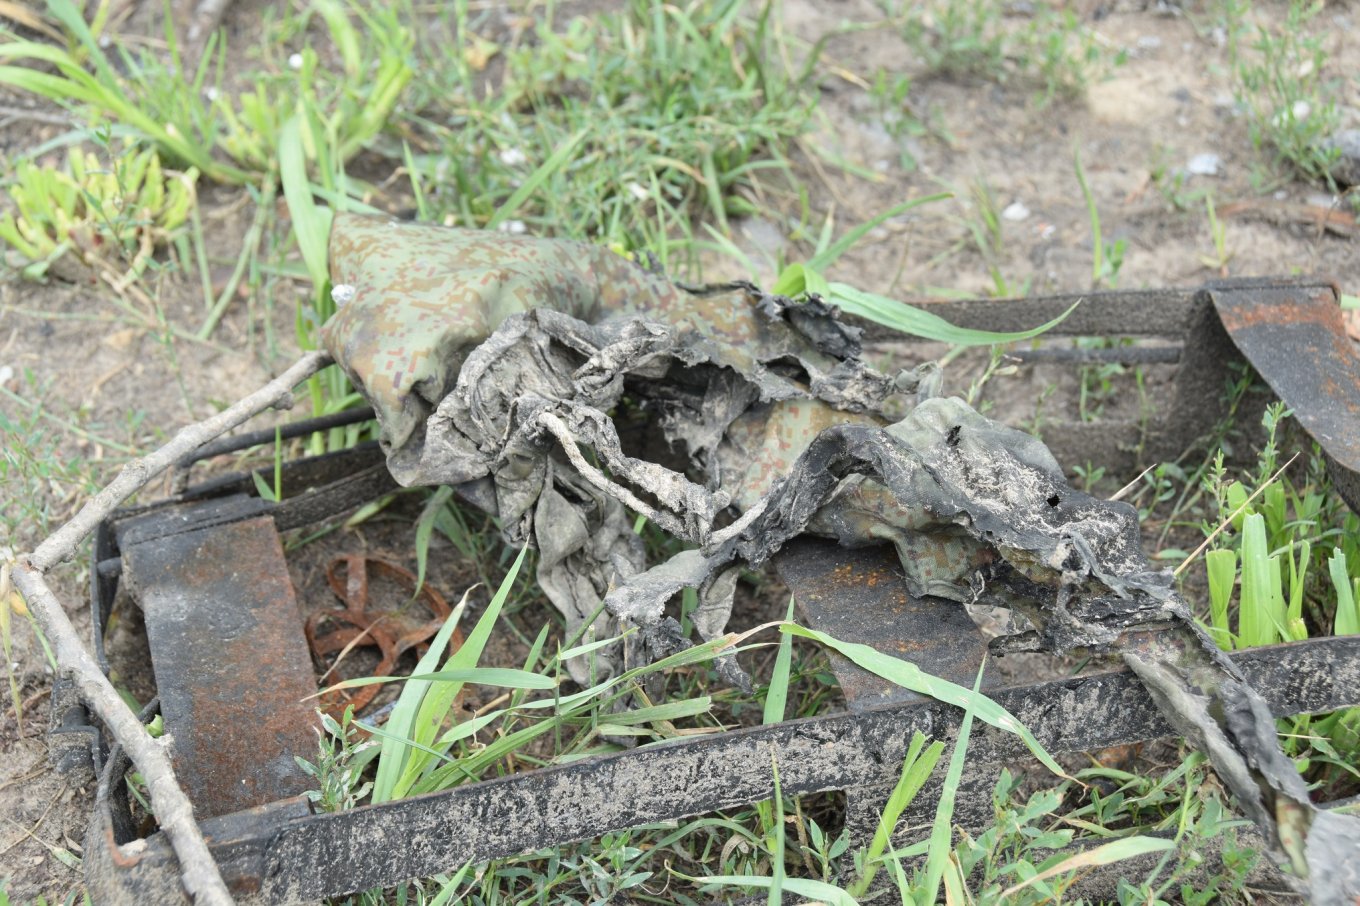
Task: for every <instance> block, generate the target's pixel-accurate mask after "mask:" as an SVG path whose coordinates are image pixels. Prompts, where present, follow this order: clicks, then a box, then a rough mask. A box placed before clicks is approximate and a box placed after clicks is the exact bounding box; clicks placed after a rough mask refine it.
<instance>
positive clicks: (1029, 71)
mask: <svg viewBox="0 0 1360 906" xmlns="http://www.w3.org/2000/svg"><path fill="white" fill-rule="evenodd" d="M1008 6H1009V4H1006V3H1004V2H1002V0H978V2H967V0H930V2H926V3H911V4H907V5H905V6H904V7H901V8H900V10H899V15H900V16H902V19H903V26H902V33H903V37H904V38H905V39H906V41H907V43H908V44H909V45H910V46H911V48H912V50H913V51H914V52H915V53H916V55H917V57H918V59H919V60H920V62H921V63H922V64H923V66H924V68H925V70H926V72H927V73H929V74H935V75H941V76H945V77H950V78H979V79H986V80H988V81H994V82H1002V83H1006V82H1014V83H1017V84H1019V85H1022V86H1025V87H1031V88H1033V89H1035V91H1036V94H1037V98H1038V100H1039V101H1040V102H1041V103H1048V102H1050V101H1053V100H1055V99H1059V100H1062V99H1071V98H1075V97H1079V96H1080V95H1081V94H1082V92H1083V91H1085V89H1086V86H1087V85H1089V84H1090V83H1091V82H1092V81H1093V80H1095V79H1097V78H1099V77H1100V76H1101V75H1103V74H1104V73H1105V72H1106V71H1108V70H1109V69H1110V68H1112V67H1113V66H1115V65H1118V64H1119V63H1121V62H1122V61H1123V57H1122V54H1111V53H1107V52H1106V51H1105V50H1104V49H1103V48H1102V47H1101V45H1100V43H1099V42H1098V41H1097V40H1096V37H1095V33H1094V32H1093V31H1092V30H1091V29H1090V28H1088V27H1086V26H1085V25H1083V24H1082V22H1081V20H1080V19H1079V18H1078V17H1077V15H1076V13H1074V12H1073V11H1072V10H1071V9H1068V8H1066V7H1065V6H1063V7H1055V6H1050V5H1049V4H1047V3H1042V2H1040V3H1037V4H1035V8H1034V10H1033V12H1032V14H1030V15H1028V16H1024V17H1017V16H1012V15H1011V14H1010V12H1009V10H1008Z"/></svg>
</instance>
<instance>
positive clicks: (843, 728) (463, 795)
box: [87, 636, 1360, 903]
mask: <svg viewBox="0 0 1360 906" xmlns="http://www.w3.org/2000/svg"><path fill="white" fill-rule="evenodd" d="M1232 657H1233V660H1234V661H1235V662H1236V663H1237V664H1238V666H1239V667H1240V668H1241V669H1242V670H1243V672H1244V673H1245V674H1246V677H1247V679H1248V680H1249V681H1250V682H1251V684H1252V685H1253V686H1254V687H1255V688H1257V689H1260V690H1261V691H1262V693H1263V694H1264V696H1265V698H1266V699H1267V702H1268V704H1269V705H1270V707H1271V709H1272V711H1273V712H1274V713H1275V714H1277V715H1280V716H1283V715H1286V714H1293V713H1300V712H1314V711H1327V710H1333V709H1335V708H1339V707H1344V706H1347V705H1351V704H1355V703H1357V702H1360V636H1344V637H1338V638H1324V639H1316V640H1311V641H1305V642H1295V643H1292V644H1288V645H1278V646H1273V647H1270V648H1258V649H1253V650H1250V651H1243V652H1237V653H1235V654H1233V655H1232ZM991 697H992V698H993V699H994V700H996V701H997V702H998V703H1000V704H1001V705H1003V706H1004V707H1006V708H1007V709H1008V710H1010V711H1011V713H1012V714H1014V715H1015V716H1016V717H1017V718H1018V719H1019V720H1020V722H1021V723H1022V724H1024V725H1025V726H1027V727H1029V729H1030V730H1031V731H1032V732H1033V733H1034V735H1035V736H1036V737H1038V739H1039V740H1040V741H1041V742H1042V743H1043V744H1044V745H1045V747H1047V748H1048V749H1049V750H1050V751H1052V752H1064V751H1087V750H1092V749H1098V748H1103V747H1106V746H1112V745H1119V744H1124V743H1129V742H1134V741H1138V740H1143V739H1149V738H1154V737H1157V736H1163V735H1167V734H1168V733H1170V728H1169V726H1168V725H1167V724H1166V722H1165V721H1164V720H1163V719H1162V717H1161V715H1160V714H1159V712H1158V711H1157V708H1156V706H1155V704H1154V703H1153V702H1152V700H1151V698H1150V697H1149V696H1148V695H1147V693H1146V691H1145V690H1144V689H1143V687H1142V685H1141V684H1140V683H1139V682H1138V681H1137V680H1136V679H1135V678H1134V677H1133V675H1132V674H1131V673H1129V672H1127V671H1119V672H1115V673H1102V674H1096V675H1092V676H1082V677H1076V678H1072V679H1067V680H1060V681H1057V682H1051V683H1043V684H1038V685H1032V686H1023V687H1014V688H1009V689H1001V690H996V691H993V692H992V693H991ZM960 715H961V712H960V711H959V710H958V709H956V708H952V707H950V706H948V705H943V704H940V703H938V702H934V701H930V702H918V703H910V704H903V705H895V706H890V707H883V708H872V709H868V710H865V711H862V712H860V713H858V714H844V715H836V716H831V717H821V718H812V719H807V720H796V721H789V722H786V723H782V724H776V725H772V726H768V727H755V728H752V729H747V730H737V731H732V732H728V733H723V734H720V735H716V736H712V737H704V738H699V739H691V740H685V741H677V742H668V743H663V744H660V745H655V746H651V747H648V748H644V749H640V750H637V751H633V752H627V753H621V754H617V755H610V756H603V757H599V758H592V759H588V760H585V761H581V762H576V763H573V764H568V765H562V766H559V767H550V768H543V769H541V770H538V771H534V772H531V773H526V774H519V775H514V776H510V777H505V778H501V779H498V780H490V781H485V782H482V783H477V784H472V785H469V786H465V787H459V788H456V789H453V790H449V791H447V792H443V793H434V794H429V795H426V796H421V797H418V798H414V799H407V800H401V801H397V802H388V803H382V804H379V805H370V806H365V807H362V808H358V809H354V810H352V811H348V812H341V813H338V814H327V815H316V816H312V817H307V818H298V819H291V820H284V821H275V820H261V821H259V822H256V823H255V824H254V826H243V824H242V823H241V822H238V823H237V825H236V827H235V829H234V830H233V833H232V834H230V835H225V836H222V837H220V838H219V837H218V836H216V835H214V836H213V846H214V852H215V853H216V852H218V848H219V847H221V848H222V855H223V857H224V859H229V860H230V862H231V864H233V865H236V866H256V867H257V868H256V869H252V870H258V872H259V873H258V875H249V874H248V873H247V875H246V876H241V877H239V878H238V883H239V884H240V885H241V887H240V889H241V890H254V891H258V900H257V901H258V902H267V903H291V902H301V901H314V900H316V899H317V898H319V897H324V896H340V895H343V894H345V893H349V892H352V891H354V890H362V889H368V888H373V887H382V886H388V885H392V884H396V883H399V882H401V881H403V880H408V879H411V878H417V877H425V876H429V875H431V874H436V873H439V872H443V871H448V870H451V869H453V868H455V867H456V866H459V865H462V864H464V863H466V862H469V861H472V862H480V861H484V860H487V859H494V858H500V857H504V856H509V855H514V854H517V853H523V852H533V851H535V850H538V849H543V848H546V847H551V846H556V845H560V844H563V843H569V842H573V841H577V840H585V839H589V838H591V837H595V836H598V835H600V834H602V833H606V832H608V831H611V830H618V829H622V828H626V827H633V826H637V825H640V824H646V823H654V822H658V821H671V820H679V819H682V818H686V817H690V816H693V815H699V814H704V813H706V812H711V811H715V810H719V809H728V808H737V807H740V806H743V805H746V804H749V803H751V802H756V801H760V800H763V799H767V798H769V797H770V796H771V795H772V794H773V781H772V775H771V760H772V759H777V761H778V764H779V774H780V779H781V783H782V787H783V791H784V793H785V795H804V794H809V793H815V792H821V791H826V790H837V789H847V788H852V787H856V786H860V785H864V784H874V783H881V782H883V781H884V780H885V779H886V778H888V777H891V776H892V775H893V774H894V773H895V772H897V771H898V770H900V767H901V758H902V755H903V753H904V751H905V749H906V742H907V740H908V739H909V738H910V736H911V734H912V733H913V732H914V731H916V730H920V731H921V732H923V733H926V734H927V735H930V736H932V737H934V738H937V739H945V740H948V739H951V738H953V737H954V735H955V734H956V733H957V729H958V723H959V720H960ZM1094 716H1098V719H1093V717H1094ZM1026 754H1027V751H1026V749H1025V748H1024V746H1023V745H1022V744H1021V742H1020V741H1019V739H1018V737H1016V736H1014V735H1012V734H1009V733H1003V732H1001V731H999V730H996V729H994V728H992V727H989V726H987V727H982V728H975V731H974V734H973V737H972V741H971V743H970V746H969V757H970V759H971V760H974V761H977V762H978V763H996V762H1001V761H1007V760H1013V759H1016V758H1023V757H1025V756H1026ZM101 820H102V819H99V818H98V817H97V818H96V824H95V826H94V828H93V830H92V834H91V838H90V840H89V845H88V846H87V859H92V860H93V862H92V864H98V865H103V866H108V865H112V864H114V863H115V862H116V863H118V864H119V865H120V866H121V867H119V868H117V870H116V872H114V873H113V877H103V875H105V874H108V872H107V871H103V870H101V871H100V872H96V874H95V875H94V876H92V877H90V882H91V884H92V887H91V894H92V895H93V896H94V897H95V900H96V901H97V902H101V903H102V902H105V898H104V894H107V895H108V901H109V902H115V903H121V902H135V900H133V899H129V898H128V896H127V892H128V890H135V891H136V895H137V896H139V897H142V898H143V899H142V900H141V901H142V902H147V901H149V900H150V899H151V898H152V897H170V898H173V899H172V900H170V901H175V902H179V901H182V894H180V893H179V892H178V875H177V872H176V868H175V865H174V858H173V856H172V855H171V853H170V850H169V848H168V847H167V846H166V845H165V844H164V841H162V840H161V839H160V838H159V837H153V838H151V839H149V840H147V841H145V842H144V843H139V844H137V845H136V846H134V847H129V846H118V844H116V843H114V841H113V839H112V836H111V833H106V832H105V828H106V827H107V822H104V823H101ZM209 832H210V833H212V831H211V828H209ZM89 846H96V847H98V846H104V847H105V848H107V847H109V846H114V847H117V851H116V856H114V855H110V854H108V853H100V854H94V853H90V852H89ZM161 901H162V900H159V899H157V900H156V902H161Z"/></svg>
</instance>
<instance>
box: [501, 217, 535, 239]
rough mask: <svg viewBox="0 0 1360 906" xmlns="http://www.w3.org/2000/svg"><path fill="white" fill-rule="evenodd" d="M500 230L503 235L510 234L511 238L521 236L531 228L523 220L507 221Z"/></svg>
mask: <svg viewBox="0 0 1360 906" xmlns="http://www.w3.org/2000/svg"><path fill="white" fill-rule="evenodd" d="M499 229H500V231H501V232H502V233H509V234H510V235H511V236H519V235H520V234H522V233H527V232H528V231H529V227H527V226H526V225H525V223H524V221H523V220H507V221H505V222H504V223H502V224H501V225H500V227H499Z"/></svg>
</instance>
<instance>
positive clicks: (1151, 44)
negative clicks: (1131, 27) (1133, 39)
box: [1138, 35, 1162, 50]
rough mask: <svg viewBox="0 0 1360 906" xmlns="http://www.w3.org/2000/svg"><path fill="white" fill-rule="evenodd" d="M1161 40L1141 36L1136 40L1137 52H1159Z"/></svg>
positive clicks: (1149, 36) (1154, 36)
mask: <svg viewBox="0 0 1360 906" xmlns="http://www.w3.org/2000/svg"><path fill="white" fill-rule="evenodd" d="M1161 46H1162V39H1161V38H1159V37H1157V36H1156V35H1141V36H1139V38H1138V49H1139V50H1160V49H1161Z"/></svg>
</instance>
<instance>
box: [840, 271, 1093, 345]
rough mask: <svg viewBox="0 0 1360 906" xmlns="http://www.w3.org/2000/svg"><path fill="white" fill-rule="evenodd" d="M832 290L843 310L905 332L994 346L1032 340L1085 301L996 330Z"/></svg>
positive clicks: (845, 288) (871, 296)
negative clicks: (1042, 320) (1021, 326)
mask: <svg viewBox="0 0 1360 906" xmlns="http://www.w3.org/2000/svg"><path fill="white" fill-rule="evenodd" d="M830 290H831V295H830V297H829V298H828V299H827V301H828V302H831V303H832V304H834V305H835V306H836V307H838V308H840V309H841V310H842V311H845V312H847V313H849V314H852V315H858V316H859V317H861V318H865V319H867V320H870V321H874V322H876V323H878V324H882V325H884V326H886V327H891V328H893V329H894V330H899V331H901V332H902V333H906V334H911V335H912V336H917V337H922V338H924V339H927V340H938V341H940V342H942V343H953V344H954V345H956V346H990V345H992V344H993V343H1010V342H1013V341H1015V340H1029V339H1032V338H1034V337H1037V336H1039V335H1040V334H1042V333H1044V332H1045V331H1047V330H1050V329H1051V328H1053V327H1056V326H1057V325H1058V324H1061V323H1062V322H1063V320H1064V319H1065V318H1066V317H1067V316H1068V315H1070V314H1071V313H1072V311H1073V309H1075V308H1076V307H1077V306H1078V305H1080V304H1081V301H1080V300H1078V301H1076V302H1074V303H1072V306H1071V308H1068V309H1067V311H1065V312H1063V313H1062V314H1061V315H1059V316H1058V317H1056V318H1054V319H1053V320H1052V321H1049V322H1048V323H1046V324H1040V325H1039V326H1038V327H1034V328H1031V329H1030V330H1021V331H1016V332H1015V333H1002V332H998V331H994V330H973V329H971V328H968V327H955V326H954V325H953V324H950V323H949V322H948V321H946V320H945V319H944V318H941V317H940V316H939V315H937V314H935V313H933V312H929V311H926V310H925V309H922V308H917V307H916V306H914V305H907V304H906V303H904V302H898V301H896V300H894V299H889V298H887V297H886V296H879V295H876V294H874V293H866V292H863V291H862V290H858V289H855V288H854V287H853V286H847V285H846V284H844V283H832V284H830Z"/></svg>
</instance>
